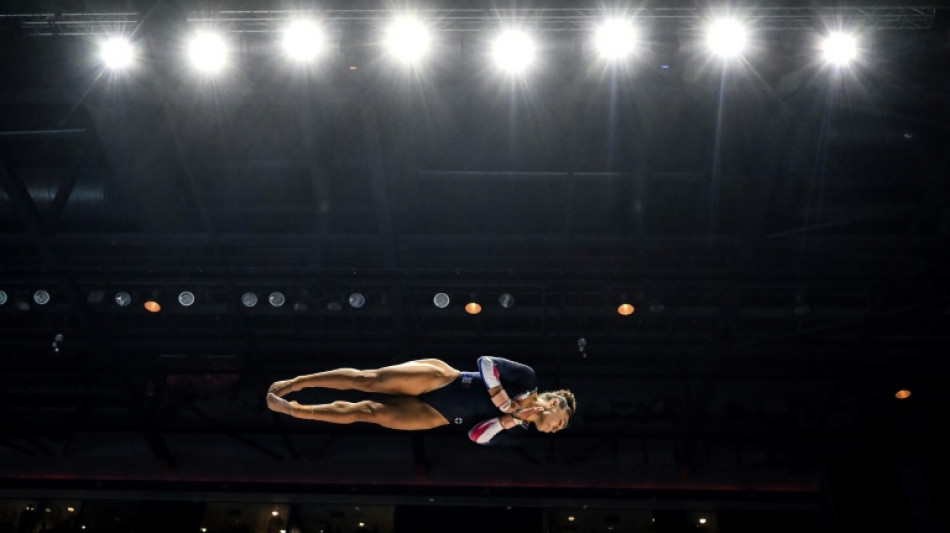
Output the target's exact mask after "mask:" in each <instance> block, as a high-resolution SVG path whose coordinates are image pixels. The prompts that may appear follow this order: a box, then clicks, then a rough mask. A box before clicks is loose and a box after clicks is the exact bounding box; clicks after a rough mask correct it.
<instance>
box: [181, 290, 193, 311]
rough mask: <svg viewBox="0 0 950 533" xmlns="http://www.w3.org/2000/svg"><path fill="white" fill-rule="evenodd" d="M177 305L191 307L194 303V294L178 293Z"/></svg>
mask: <svg viewBox="0 0 950 533" xmlns="http://www.w3.org/2000/svg"><path fill="white" fill-rule="evenodd" d="M178 303H180V304H181V305H182V306H184V307H191V306H192V305H193V304H194V303H195V294H194V293H193V292H191V291H181V292H180V293H178Z"/></svg>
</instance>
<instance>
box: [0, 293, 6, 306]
mask: <svg viewBox="0 0 950 533" xmlns="http://www.w3.org/2000/svg"><path fill="white" fill-rule="evenodd" d="M6 303H7V293H6V291H0V305H6Z"/></svg>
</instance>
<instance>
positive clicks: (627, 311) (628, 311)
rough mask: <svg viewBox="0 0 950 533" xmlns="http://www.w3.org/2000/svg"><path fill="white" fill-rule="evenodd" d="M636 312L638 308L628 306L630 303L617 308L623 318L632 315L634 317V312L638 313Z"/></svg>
mask: <svg viewBox="0 0 950 533" xmlns="http://www.w3.org/2000/svg"><path fill="white" fill-rule="evenodd" d="M636 310H637V308H636V307H634V306H633V305H632V304H628V303H622V304H620V305H619V306H617V312H618V313H620V314H621V315H623V316H630V315H632V314H633V312H634V311H636Z"/></svg>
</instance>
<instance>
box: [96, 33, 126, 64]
mask: <svg viewBox="0 0 950 533" xmlns="http://www.w3.org/2000/svg"><path fill="white" fill-rule="evenodd" d="M99 57H100V59H101V60H102V62H103V64H105V66H106V67H108V68H110V69H112V70H119V69H123V68H125V67H128V66H130V65H131V64H132V63H133V62H134V61H135V48H134V47H133V46H132V43H130V42H129V40H128V39H126V38H125V37H111V38H109V39H106V40H104V41H102V43H100V45H99Z"/></svg>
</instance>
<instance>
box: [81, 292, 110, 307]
mask: <svg viewBox="0 0 950 533" xmlns="http://www.w3.org/2000/svg"><path fill="white" fill-rule="evenodd" d="M105 296H106V291H100V290H94V291H89V294H88V295H87V296H86V302H87V303H91V304H101V303H102V300H103V299H105Z"/></svg>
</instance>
